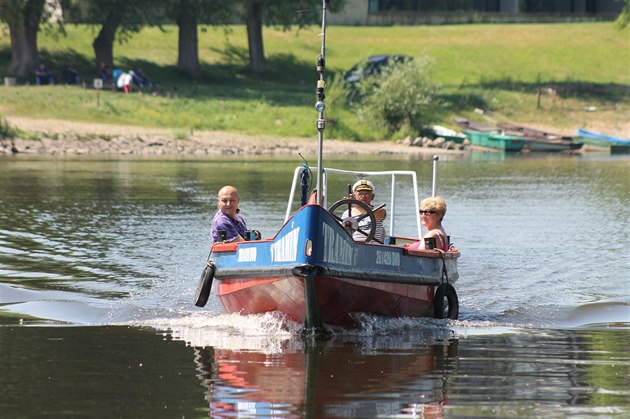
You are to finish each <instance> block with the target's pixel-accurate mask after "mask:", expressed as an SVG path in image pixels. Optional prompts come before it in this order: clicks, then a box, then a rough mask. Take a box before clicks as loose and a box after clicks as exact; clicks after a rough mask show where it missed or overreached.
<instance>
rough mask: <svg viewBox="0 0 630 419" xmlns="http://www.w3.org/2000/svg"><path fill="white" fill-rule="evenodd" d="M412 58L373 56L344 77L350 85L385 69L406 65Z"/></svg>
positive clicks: (355, 66) (356, 65)
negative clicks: (400, 64) (401, 64)
mask: <svg viewBox="0 0 630 419" xmlns="http://www.w3.org/2000/svg"><path fill="white" fill-rule="evenodd" d="M411 59H412V58H411V57H409V56H407V55H399V54H396V55H373V56H371V57H368V59H367V60H365V61H361V62H359V63H356V64H355V65H354V67H352V68H351V69H350V70H348V71H347V72H346V74H345V76H344V77H343V78H344V80H346V81H347V82H348V83H356V82H358V81H359V80H361V79H362V78H363V77H367V76H372V75H375V74H381V72H382V71H383V69H384V68H385V67H389V66H392V65H396V64H398V63H404V62H407V61H409V60H411Z"/></svg>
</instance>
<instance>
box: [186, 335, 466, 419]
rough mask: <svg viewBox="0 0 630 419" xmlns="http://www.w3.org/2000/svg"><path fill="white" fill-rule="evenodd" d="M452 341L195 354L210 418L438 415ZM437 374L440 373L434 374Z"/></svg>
mask: <svg viewBox="0 0 630 419" xmlns="http://www.w3.org/2000/svg"><path fill="white" fill-rule="evenodd" d="M456 356H457V341H453V342H450V343H448V344H446V345H444V346H442V345H427V346H424V347H420V348H415V349H414V350H413V351H408V350H396V349H390V350H373V349H371V350H366V348H360V347H357V345H356V342H355V343H346V344H343V343H342V344H334V345H330V344H327V343H322V342H306V343H305V344H304V346H303V348H302V349H301V350H299V351H297V350H296V351H289V350H283V351H282V352H281V353H276V354H268V353H265V352H258V351H240V350H230V349H220V348H212V347H206V348H195V364H196V366H197V371H198V372H199V377H200V378H201V380H202V382H203V384H204V386H205V387H206V388H207V393H206V398H207V400H208V403H209V408H210V416H211V417H216V418H224V417H235V416H241V415H243V416H252V417H282V418H301V417H306V418H317V417H353V418H358V417H383V416H384V415H385V416H387V417H392V416H399V417H425V418H438V417H442V414H443V412H442V409H443V405H444V404H446V403H448V396H447V386H448V381H447V375H446V371H447V370H449V369H452V364H453V363H454V362H455V361H454V359H455V357H456ZM439 371H443V372H444V373H443V374H440V373H439Z"/></svg>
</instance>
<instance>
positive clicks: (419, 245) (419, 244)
mask: <svg viewBox="0 0 630 419" xmlns="http://www.w3.org/2000/svg"><path fill="white" fill-rule="evenodd" d="M432 232H437V234H438V236H439V237H440V241H441V242H442V247H441V249H442V250H444V251H445V252H446V251H448V248H449V244H448V239H447V238H446V234H445V233H444V231H443V230H441V229H439V228H435V229H433V230H431V231H429V232H428V233H427V234H429V233H432ZM427 234H425V236H424V237H426V236H427ZM424 237H423V238H422V239H421V240H418V241H417V242H414V243H411V244H410V245H409V247H407V249H409V250H418V249H424V247H423V246H422V243H423V242H424ZM436 248H440V244H439V243H438V244H437V246H436Z"/></svg>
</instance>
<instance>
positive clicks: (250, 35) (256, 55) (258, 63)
mask: <svg viewBox="0 0 630 419" xmlns="http://www.w3.org/2000/svg"><path fill="white" fill-rule="evenodd" d="M246 8H247V10H246V13H247V15H246V18H245V21H246V23H247V42H248V45H249V67H250V69H251V70H252V71H253V72H254V73H263V72H264V71H265V51H264V48H263V37H262V12H263V2H262V1H261V0H250V1H248V2H247V4H246Z"/></svg>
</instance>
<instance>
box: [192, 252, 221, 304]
mask: <svg viewBox="0 0 630 419" xmlns="http://www.w3.org/2000/svg"><path fill="white" fill-rule="evenodd" d="M216 269H217V268H216V266H214V263H212V262H208V263H207V264H206V267H205V268H204V269H203V272H202V273H201V277H200V278H199V285H197V291H195V305H196V306H197V307H204V306H205V305H206V303H207V302H208V298H209V297H210V290H211V289H212V280H213V279H214V272H215V271H216Z"/></svg>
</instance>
